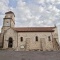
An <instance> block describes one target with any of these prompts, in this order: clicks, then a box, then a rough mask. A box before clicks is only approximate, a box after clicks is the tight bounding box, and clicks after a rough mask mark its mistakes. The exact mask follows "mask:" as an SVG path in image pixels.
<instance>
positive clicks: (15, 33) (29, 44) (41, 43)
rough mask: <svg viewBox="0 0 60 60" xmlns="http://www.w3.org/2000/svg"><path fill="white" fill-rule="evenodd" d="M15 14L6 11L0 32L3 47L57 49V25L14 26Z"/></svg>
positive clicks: (21, 49) (16, 49) (26, 49)
mask: <svg viewBox="0 0 60 60" xmlns="http://www.w3.org/2000/svg"><path fill="white" fill-rule="evenodd" d="M14 18H15V15H14V13H13V12H12V11H9V12H6V13H5V17H4V19H3V26H2V29H1V33H0V38H1V39H0V41H1V45H2V48H3V49H9V48H11V49H14V50H15V51H56V50H59V44H58V42H59V41H58V32H57V27H15V19H14Z"/></svg>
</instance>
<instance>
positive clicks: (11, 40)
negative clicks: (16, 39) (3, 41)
mask: <svg viewBox="0 0 60 60" xmlns="http://www.w3.org/2000/svg"><path fill="white" fill-rule="evenodd" d="M12 47H13V39H12V38H11V37H10V38H9V40H8V48H12Z"/></svg>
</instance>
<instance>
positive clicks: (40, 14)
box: [0, 0, 60, 36]
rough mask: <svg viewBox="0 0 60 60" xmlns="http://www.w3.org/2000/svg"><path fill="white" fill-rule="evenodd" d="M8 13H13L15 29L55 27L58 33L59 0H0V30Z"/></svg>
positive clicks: (59, 29)
mask: <svg viewBox="0 0 60 60" xmlns="http://www.w3.org/2000/svg"><path fill="white" fill-rule="evenodd" d="M8 11H12V12H14V14H15V23H16V24H15V26H16V27H17V26H18V27H27V26H28V27H33V26H34V27H41V26H44V27H46V26H55V25H56V26H57V27H58V31H60V0H0V28H1V27H2V26H3V18H4V16H5V12H8ZM0 31H1V30H0ZM58 33H59V34H60V32H58ZM59 36H60V35H59Z"/></svg>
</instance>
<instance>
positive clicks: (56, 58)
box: [0, 50, 60, 60]
mask: <svg viewBox="0 0 60 60" xmlns="http://www.w3.org/2000/svg"><path fill="white" fill-rule="evenodd" d="M0 60H60V51H54V52H53V51H50V52H48V51H44V52H43V51H40V52H39V51H7V50H0Z"/></svg>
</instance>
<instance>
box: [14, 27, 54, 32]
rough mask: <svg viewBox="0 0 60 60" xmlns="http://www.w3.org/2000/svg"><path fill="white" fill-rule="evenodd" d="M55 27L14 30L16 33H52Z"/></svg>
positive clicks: (18, 28)
mask: <svg viewBox="0 0 60 60" xmlns="http://www.w3.org/2000/svg"><path fill="white" fill-rule="evenodd" d="M54 28H55V27H17V28H14V30H15V31H17V32H54V30H53V29H54Z"/></svg>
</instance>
